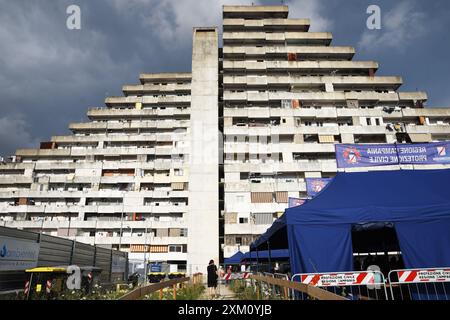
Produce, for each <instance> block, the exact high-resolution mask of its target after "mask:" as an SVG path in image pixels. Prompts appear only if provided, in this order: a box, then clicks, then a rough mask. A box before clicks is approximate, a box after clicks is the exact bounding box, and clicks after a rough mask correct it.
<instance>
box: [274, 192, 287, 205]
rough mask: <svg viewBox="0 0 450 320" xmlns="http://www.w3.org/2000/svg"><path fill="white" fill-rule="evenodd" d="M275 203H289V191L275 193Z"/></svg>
mask: <svg viewBox="0 0 450 320" xmlns="http://www.w3.org/2000/svg"><path fill="white" fill-rule="evenodd" d="M275 202H277V203H288V193H287V191H277V192H275Z"/></svg>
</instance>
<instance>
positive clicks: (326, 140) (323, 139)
mask: <svg viewBox="0 0 450 320" xmlns="http://www.w3.org/2000/svg"><path fill="white" fill-rule="evenodd" d="M319 142H320V143H334V136H331V135H323V136H322V135H319Z"/></svg>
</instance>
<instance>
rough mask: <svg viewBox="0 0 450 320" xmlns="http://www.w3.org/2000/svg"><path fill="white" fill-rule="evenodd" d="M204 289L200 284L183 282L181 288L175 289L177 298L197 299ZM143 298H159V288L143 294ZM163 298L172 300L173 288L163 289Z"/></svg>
mask: <svg viewBox="0 0 450 320" xmlns="http://www.w3.org/2000/svg"><path fill="white" fill-rule="evenodd" d="M203 291H205V287H204V286H203V285H202V284H199V283H197V284H191V283H187V284H184V285H183V287H182V288H179V289H177V300H197V299H198V298H199V297H200V296H201V295H202V293H203ZM142 299H143V300H159V290H158V291H156V292H153V293H150V294H147V295H145V296H144V297H143V298H142ZM163 300H173V289H172V288H165V289H163Z"/></svg>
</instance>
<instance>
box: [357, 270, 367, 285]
mask: <svg viewBox="0 0 450 320" xmlns="http://www.w3.org/2000/svg"><path fill="white" fill-rule="evenodd" d="M366 276H367V272H363V273H360V274H359V275H358V277H356V283H361V282H362V281H363V280H364V278H365V277H366Z"/></svg>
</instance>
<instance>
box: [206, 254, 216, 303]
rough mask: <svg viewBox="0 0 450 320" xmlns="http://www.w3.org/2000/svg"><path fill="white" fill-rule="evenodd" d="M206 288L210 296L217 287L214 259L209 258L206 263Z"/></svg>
mask: <svg viewBox="0 0 450 320" xmlns="http://www.w3.org/2000/svg"><path fill="white" fill-rule="evenodd" d="M208 288H209V295H210V296H211V298H212V297H213V293H214V295H216V288H217V266H216V265H215V264H214V260H210V261H209V265H208Z"/></svg>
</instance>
